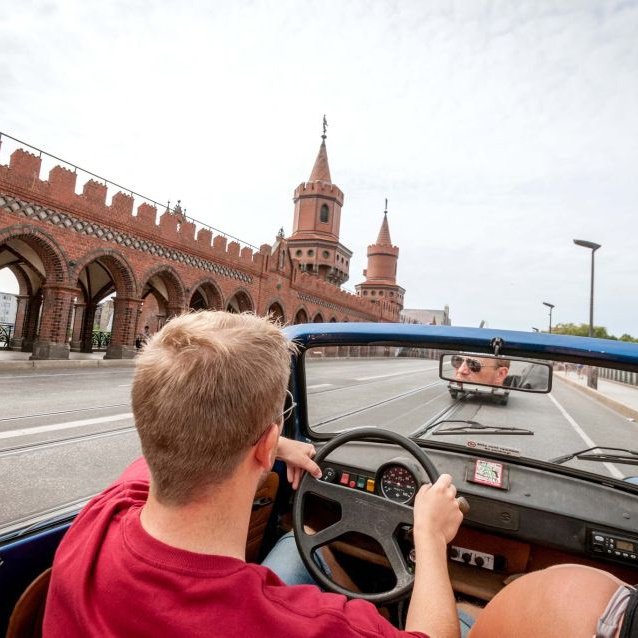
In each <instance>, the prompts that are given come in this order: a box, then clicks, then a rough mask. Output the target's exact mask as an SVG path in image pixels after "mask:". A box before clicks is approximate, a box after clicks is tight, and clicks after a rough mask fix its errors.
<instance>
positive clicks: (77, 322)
mask: <svg viewBox="0 0 638 638" xmlns="http://www.w3.org/2000/svg"><path fill="white" fill-rule="evenodd" d="M85 309H86V304H85V303H76V304H75V315H74V316H73V334H72V335H71V350H74V351H75V352H79V351H80V350H81V349H82V324H83V322H84V310H85Z"/></svg>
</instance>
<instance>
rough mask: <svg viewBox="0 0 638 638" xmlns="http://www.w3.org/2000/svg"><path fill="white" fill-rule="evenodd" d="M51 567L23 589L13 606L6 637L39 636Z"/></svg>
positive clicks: (23, 637) (40, 634)
mask: <svg viewBox="0 0 638 638" xmlns="http://www.w3.org/2000/svg"><path fill="white" fill-rule="evenodd" d="M50 580H51V568H50V567H49V569H47V570H46V571H43V572H42V573H41V574H40V575H39V576H38V577H37V578H36V579H35V580H34V581H33V582H32V583H31V584H30V585H29V586H28V587H27V588H26V589H25V590H24V593H23V594H22V596H20V599H19V600H18V602H17V603H16V605H15V607H14V608H13V612H12V614H11V618H10V619H9V627H8V628H7V634H6V638H41V637H42V620H43V619H44V606H45V604H46V599H47V593H48V591H49V581H50Z"/></svg>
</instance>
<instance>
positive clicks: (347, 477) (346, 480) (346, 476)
mask: <svg viewBox="0 0 638 638" xmlns="http://www.w3.org/2000/svg"><path fill="white" fill-rule="evenodd" d="M349 482H350V474H348V473H347V472H344V473H343V474H342V475H341V478H340V479H339V483H341V484H342V485H348V483H349Z"/></svg>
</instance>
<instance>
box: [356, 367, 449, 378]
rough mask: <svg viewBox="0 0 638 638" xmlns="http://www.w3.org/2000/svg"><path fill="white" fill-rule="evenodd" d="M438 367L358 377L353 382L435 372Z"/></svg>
mask: <svg viewBox="0 0 638 638" xmlns="http://www.w3.org/2000/svg"><path fill="white" fill-rule="evenodd" d="M438 367H439V366H433V367H430V368H417V369H416V370H404V371H403V372H392V373H390V374H377V375H375V376H374V377H360V378H359V379H354V381H370V380H371V379H385V378H387V377H399V376H401V375H402V374H413V373H415V372H425V371H426V370H436V369H438Z"/></svg>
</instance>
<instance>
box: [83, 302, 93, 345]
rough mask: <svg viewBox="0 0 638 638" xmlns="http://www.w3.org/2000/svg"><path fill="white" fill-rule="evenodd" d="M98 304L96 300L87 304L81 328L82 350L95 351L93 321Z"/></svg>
mask: <svg viewBox="0 0 638 638" xmlns="http://www.w3.org/2000/svg"><path fill="white" fill-rule="evenodd" d="M96 310H97V304H96V303H94V302H91V303H87V304H85V307H84V312H83V313H82V314H83V317H82V327H81V329H80V350H81V352H93V322H94V320H95V311H96Z"/></svg>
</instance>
